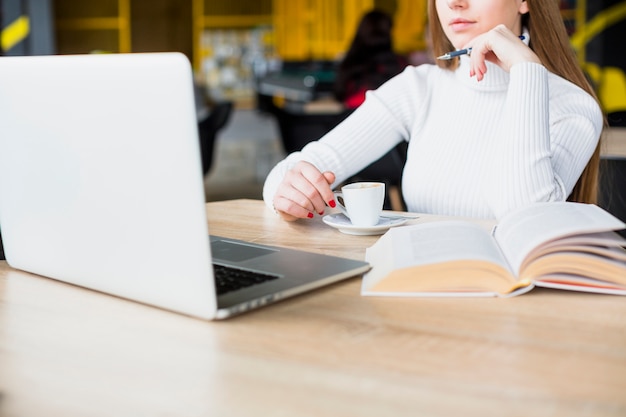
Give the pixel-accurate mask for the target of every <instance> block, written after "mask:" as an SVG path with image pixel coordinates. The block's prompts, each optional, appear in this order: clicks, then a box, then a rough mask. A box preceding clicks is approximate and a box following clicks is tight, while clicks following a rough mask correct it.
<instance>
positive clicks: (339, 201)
mask: <svg viewBox="0 0 626 417" xmlns="http://www.w3.org/2000/svg"><path fill="white" fill-rule="evenodd" d="M334 194H335V201H337V208H338V209H339V210H341V212H342V213H343V214H344V216H346V217H347V218H348V219H349V218H350V216H349V215H348V210H347V209H346V206H345V205H344V203H343V193H342V192H341V191H335V192H334Z"/></svg>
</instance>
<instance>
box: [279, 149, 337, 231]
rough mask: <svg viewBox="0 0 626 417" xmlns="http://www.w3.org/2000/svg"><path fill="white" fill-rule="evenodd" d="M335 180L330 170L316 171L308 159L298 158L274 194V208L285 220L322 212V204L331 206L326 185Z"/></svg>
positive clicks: (329, 194)
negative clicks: (306, 160)
mask: <svg viewBox="0 0 626 417" xmlns="http://www.w3.org/2000/svg"><path fill="white" fill-rule="evenodd" d="M333 182H335V174H333V173H332V172H324V173H322V172H320V171H319V170H318V169H317V168H316V167H315V166H313V165H312V164H310V163H308V162H304V161H300V162H298V163H297V164H296V165H295V166H294V167H293V168H292V169H290V170H289V171H288V172H287V175H285V178H284V179H283V181H282V182H281V183H280V185H279V186H278V189H277V190H276V194H275V195H274V200H273V204H274V209H275V210H276V211H277V212H278V214H280V216H281V217H282V218H283V219H285V220H288V221H293V220H297V219H305V218H309V219H310V218H313V216H314V214H313V213H318V214H320V215H321V214H324V210H325V208H326V204H328V205H329V206H331V207H335V195H334V194H333V191H332V189H331V188H330V185H331V184H332V183H333Z"/></svg>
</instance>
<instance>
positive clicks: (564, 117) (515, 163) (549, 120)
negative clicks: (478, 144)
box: [485, 63, 602, 218]
mask: <svg viewBox="0 0 626 417" xmlns="http://www.w3.org/2000/svg"><path fill="white" fill-rule="evenodd" d="M502 118H503V123H502V124H501V128H502V131H501V132H500V133H499V137H500V139H499V140H498V141H496V142H494V149H493V155H494V159H493V164H492V165H491V166H490V170H488V171H487V175H488V176H489V178H491V181H489V179H487V180H486V186H487V187H489V188H488V189H487V190H486V191H485V195H486V196H488V204H489V205H490V207H491V208H492V211H493V213H494V215H495V217H496V218H498V217H501V216H503V215H504V214H506V213H507V212H509V211H510V210H513V209H515V208H517V207H521V206H524V205H526V204H528V203H532V202H536V201H564V200H566V199H567V197H568V196H569V194H570V193H571V191H572V189H573V188H574V185H575V184H576V182H577V180H578V178H579V177H580V175H581V173H582V171H583V169H584V168H585V166H586V164H587V162H588V161H589V159H590V157H591V155H592V154H593V152H594V150H595V148H596V145H597V143H598V139H599V137H600V133H601V130H602V114H601V111H600V109H599V107H598V105H597V103H596V101H595V100H594V99H593V98H592V97H591V96H589V95H588V94H587V93H585V92H584V91H583V90H581V89H580V88H578V87H577V86H575V85H573V84H571V83H569V82H568V81H566V80H564V79H562V78H559V77H557V76H555V75H553V74H550V73H549V72H548V71H547V70H546V69H545V67H543V66H542V65H538V64H534V63H523V64H517V65H515V66H513V67H512V68H511V72H510V82H509V87H508V94H507V96H506V100H505V103H504V110H503V112H502Z"/></svg>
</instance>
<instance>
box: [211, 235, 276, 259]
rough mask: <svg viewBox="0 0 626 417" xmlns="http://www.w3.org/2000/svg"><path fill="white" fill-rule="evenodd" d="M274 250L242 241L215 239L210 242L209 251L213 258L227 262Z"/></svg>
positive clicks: (250, 257) (265, 253)
mask: <svg viewBox="0 0 626 417" xmlns="http://www.w3.org/2000/svg"><path fill="white" fill-rule="evenodd" d="M273 252H275V251H273V250H271V249H265V248H259V247H257V246H250V245H246V244H242V243H235V242H229V241H225V240H217V241H213V242H211V253H212V255H213V258H216V259H221V260H224V261H229V262H243V261H247V260H248V259H252V258H257V257H259V256H263V255H268V254H270V253H273Z"/></svg>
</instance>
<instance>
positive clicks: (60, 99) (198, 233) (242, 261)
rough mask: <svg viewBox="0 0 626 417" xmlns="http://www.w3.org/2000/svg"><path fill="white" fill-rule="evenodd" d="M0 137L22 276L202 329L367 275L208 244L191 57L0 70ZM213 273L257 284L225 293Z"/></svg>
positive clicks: (0, 169) (235, 244) (10, 256)
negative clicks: (189, 320)
mask: <svg viewBox="0 0 626 417" xmlns="http://www.w3.org/2000/svg"><path fill="white" fill-rule="evenodd" d="M0 129H1V133H0V230H1V231H2V239H3V241H4V248H5V254H6V258H7V262H8V263H9V265H11V266H12V267H13V268H16V269H21V270H25V271H29V272H33V273H36V274H40V275H43V276H46V277H50V278H54V279H57V280H60V281H64V282H68V283H72V284H76V285H79V286H83V287H86V288H90V289H94V290H98V291H101V292H104V293H108V294H112V295H116V296H119V297H123V298H127V299H130V300H135V301H139V302H142V303H146V304H150V305H154V306H158V307H161V308H164V309H168V310H172V311H176V312H179V313H183V314H187V315H191V316H195V317H201V318H204V319H221V318H226V317H229V316H232V315H234V314H237V313H241V312H244V311H247V310H249V309H252V308H256V307H260V306H263V305H266V304H268V303H272V302H275V301H277V300H280V299H283V298H285V297H288V296H292V295H295V294H298V293H301V292H304V291H309V290H312V289H314V288H317V287H320V286H323V285H327V284H330V283H332V282H336V281H338V280H341V279H345V278H349V277H353V276H356V275H360V274H362V273H364V272H365V271H367V270H368V269H369V266H368V264H367V263H365V262H359V261H354V260H348V259H343V258H338V257H331V256H326V255H319V254H313V253H308V252H303V251H299V250H289V249H282V248H277V247H270V246H261V245H256V244H251V243H247V242H243V241H235V240H232V239H222V238H219V237H215V236H212V237H211V238H209V232H208V230H207V219H206V210H205V200H204V182H203V178H202V169H201V159H200V150H199V142H198V132H197V120H196V111H195V103H194V93H193V81H192V71H191V66H190V64H189V61H188V59H187V58H186V57H185V56H184V55H182V54H179V53H144V54H113V55H74V56H69V55H66V56H38V57H4V58H0ZM211 254H213V256H211ZM213 264H218V265H221V266H227V267H231V268H232V267H235V268H238V269H240V270H243V271H244V272H245V273H246V274H248V273H251V272H256V273H260V276H257V277H255V278H249V277H246V278H244V279H245V284H246V285H245V286H243V287H241V288H238V287H239V286H240V285H241V283H239V282H238V279H237V278H234V279H230V281H229V282H230V286H228V288H226V289H222V286H221V284H220V285H219V286H218V285H217V284H216V280H215V279H214V278H215V277H214V275H216V274H217V273H215V272H214V267H213ZM220 274H221V272H220ZM252 282H256V283H255V284H251V283H252ZM218 287H219V288H220V289H219V291H218Z"/></svg>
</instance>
